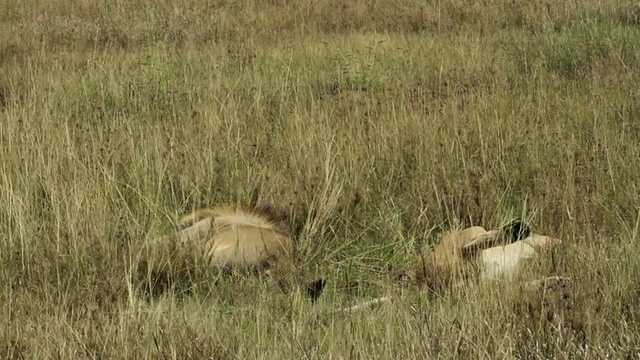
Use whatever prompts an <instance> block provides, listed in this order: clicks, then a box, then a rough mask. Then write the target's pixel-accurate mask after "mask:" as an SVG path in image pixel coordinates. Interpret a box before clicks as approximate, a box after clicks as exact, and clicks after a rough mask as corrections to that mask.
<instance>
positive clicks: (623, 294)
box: [0, 0, 640, 359]
mask: <svg viewBox="0 0 640 360" xmlns="http://www.w3.org/2000/svg"><path fill="white" fill-rule="evenodd" d="M0 8H2V11H0V30H1V31H0V239H1V241H0V304H2V307H1V311H0V358H3V359H8V358H17V359H21V358H34V359H48V358H64V359H82V358H91V359H94V358H95V359H133V358H152V359H156V358H158V359H169V358H175V359H186V358H192V359H208V358H212V359H231V358H235V359H252V358H264V359H300V358H323V359H324V358H358V359H373V358H379V359H400V358H418V359H426V358H445V359H449V358H464V359H466V358H469V359H479V358H481V359H501V358H505V359H513V358H523V359H537V358H540V359H543V358H545V359H548V358H586V359H603V358H605V357H606V356H608V357H609V358H612V359H614V358H615V359H622V358H629V359H632V358H639V357H640V308H639V305H638V304H640V302H639V301H640V283H638V278H637V277H636V276H638V275H637V274H638V273H639V272H640V257H638V255H637V253H638V252H639V251H640V245H639V244H638V232H639V226H640V188H639V186H640V184H638V183H637V179H639V178H640V166H638V160H639V159H640V158H639V157H640V90H639V89H640V88H639V87H638V85H637V84H638V74H640V27H639V26H638V25H640V5H638V4H637V2H634V1H626V0H619V1H616V0H604V1H599V2H595V1H587V0H575V1H569V2H555V1H544V0H533V1H521V0H516V1H512V0H509V1H506V0H498V1H493V2H484V1H460V0H452V1H446V2H445V1H418V0H400V1H395V2H392V1H387V2H384V1H375V0H366V1H365V0H352V1H336V0H317V1H307V0H303V1H299V2H296V1H285V0H280V1H277V0H254V1H239V2H232V1H224V0H220V1H212V2H203V1H194V0H180V1H172V2H171V1H164V0H161V1H146V0H133V1H106V0H97V1H89V0H51V1H48V2H45V1H9V0H0ZM219 203H232V204H241V205H253V204H255V205H257V206H262V207H271V208H272V209H274V211H276V212H278V213H279V214H281V215H282V219H283V220H282V221H283V222H284V223H285V224H286V225H287V226H289V227H290V228H291V229H292V232H293V234H294V235H295V237H296V241H297V242H298V244H299V246H300V252H299V259H298V260H297V262H298V264H297V265H298V271H297V273H296V277H297V278H298V280H299V281H300V284H301V285H300V287H299V289H298V290H294V291H292V292H291V293H289V294H284V293H283V292H282V291H280V289H279V288H278V287H277V286H274V284H273V283H272V282H269V281H264V282H261V281H259V280H258V279H256V278H238V277H222V276H219V275H218V274H211V273H210V272H209V273H208V272H206V271H204V269H201V268H199V269H197V271H195V272H194V273H192V274H191V275H192V276H191V279H190V280H189V281H182V282H177V283H176V284H174V285H175V288H174V289H173V290H172V291H167V292H165V293H164V294H163V295H162V296H159V297H155V298H152V299H150V300H148V299H146V298H145V297H144V296H143V295H142V294H141V292H140V291H139V289H138V280H137V277H136V276H137V275H136V274H137V273H136V269H137V267H138V262H139V260H140V256H141V254H142V253H143V252H144V249H145V244H146V243H147V242H148V241H149V240H151V239H153V238H155V237H158V236H160V235H162V234H165V233H166V232H168V231H170V230H172V229H173V223H174V221H175V219H176V217H177V216H178V215H180V214H182V213H184V212H188V211H190V210H191V209H193V208H194V207H199V206H211V205H215V204H219ZM513 217H524V218H525V219H527V220H529V221H530V222H531V224H532V226H533V228H534V230H536V231H537V232H540V233H544V234H548V235H553V236H555V237H558V238H561V239H562V240H563V241H564V246H563V247H562V248H561V249H558V251H556V253H554V257H553V259H552V260H551V261H549V262H548V263H547V264H543V265H541V266H539V267H538V268H537V269H532V276H533V271H545V272H547V273H549V274H558V275H565V276H571V277H572V278H573V283H572V291H573V306H572V307H571V308H566V309H565V308H562V309H551V310H552V311H555V313H556V315H558V314H559V318H560V321H548V320H547V317H548V316H547V315H548V312H549V311H548V310H545V309H537V308H535V307H530V306H528V305H523V304H524V302H523V301H522V300H524V299H522V296H519V295H518V294H517V293H514V291H513V289H509V288H505V287H502V286H501V285H498V284H494V286H492V287H486V286H475V287H473V286H470V287H468V288H466V289H461V290H457V291H454V292H452V293H451V294H449V295H448V296H446V297H442V298H437V299H427V298H425V297H423V296H420V293H419V292H418V291H417V290H416V289H414V288H412V287H406V288H402V287H401V286H400V284H398V283H397V281H395V280H394V277H393V275H392V274H393V273H394V271H396V270H397V269H402V268H404V267H405V266H407V265H409V264H411V262H412V261H413V260H414V259H416V257H417V255H418V254H419V252H420V251H421V249H424V248H427V247H428V246H429V245H430V244H433V243H434V242H435V241H436V240H437V239H438V235H439V234H441V233H442V232H444V231H449V230H451V229H455V228H458V227H461V226H469V225H482V226H485V227H488V228H490V227H495V226H499V225H501V224H502V223H504V222H505V221H506V220H507V219H510V218H513ZM320 276H322V277H326V278H327V280H328V285H327V289H326V291H325V294H324V295H323V297H322V298H321V300H320V301H319V303H318V304H316V305H315V306H311V305H310V304H309V303H308V302H307V301H306V299H305V298H304V293H303V291H302V289H303V285H302V284H303V283H305V282H308V281H311V280H313V279H315V278H317V277H320ZM355 280H357V281H358V284H359V285H358V286H354V285H353V283H354V281H355ZM186 290H188V293H185V292H186ZM383 295H393V296H395V297H396V301H394V303H393V304H391V305H389V306H384V307H380V308H374V309H371V310H367V311H363V312H359V313H357V314H352V315H345V314H338V313H333V311H334V310H335V309H338V308H339V307H342V306H346V305H348V304H351V303H355V302H357V301H360V300H362V299H370V298H373V297H376V296H383Z"/></svg>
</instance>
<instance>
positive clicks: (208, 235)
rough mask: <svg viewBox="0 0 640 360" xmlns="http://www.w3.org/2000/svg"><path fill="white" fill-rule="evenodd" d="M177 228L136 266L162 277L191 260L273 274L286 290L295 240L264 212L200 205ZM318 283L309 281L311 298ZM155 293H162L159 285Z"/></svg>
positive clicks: (319, 289)
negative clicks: (200, 207) (139, 265)
mask: <svg viewBox="0 0 640 360" xmlns="http://www.w3.org/2000/svg"><path fill="white" fill-rule="evenodd" d="M178 227H179V230H178V231H177V232H175V233H173V234H170V235H167V236H164V237H162V238H160V239H159V240H156V241H155V242H153V243H152V244H150V249H149V250H150V251H149V252H148V254H149V255H148V256H147V258H146V259H144V260H143V261H142V263H141V264H142V265H143V268H144V267H146V271H147V272H149V271H151V276H152V277H160V278H161V280H163V281H165V280H164V278H165V277H169V278H172V277H174V276H176V274H180V273H181V272H184V271H185V270H184V269H185V268H189V267H191V266H193V264H194V263H204V264H206V265H205V266H208V267H211V268H213V269H217V270H219V271H224V272H233V273H238V272H239V273H248V272H258V273H260V274H264V275H268V276H271V277H272V278H273V277H275V278H274V280H275V281H276V282H277V283H278V285H279V286H280V287H281V288H282V289H283V290H285V291H286V290H288V287H289V285H290V284H289V282H288V281H289V280H290V279H289V278H288V276H289V275H294V273H293V272H292V270H293V267H292V265H293V257H294V254H295V250H296V247H295V242H294V241H293V239H292V238H291V236H289V234H288V233H287V232H286V231H285V230H283V229H281V228H280V227H279V226H278V224H277V222H276V220H275V218H274V216H273V215H272V214H271V213H270V212H267V211H259V210H253V209H248V208H244V207H237V206H230V205H222V206H218V207H214V208H203V209H198V210H195V211H193V212H192V213H190V214H187V215H185V216H183V217H182V218H181V219H180V220H179V221H178ZM143 270H144V269H143ZM275 273H277V274H275ZM324 284H325V282H324V280H323V279H320V280H317V281H315V282H313V283H312V284H310V285H309V287H308V289H307V293H308V296H309V297H310V298H311V300H312V302H314V301H315V300H316V299H317V298H318V297H319V296H320V294H321V293H322V290H323V288H324ZM154 290H155V289H154ZM157 291H163V290H162V286H161V287H159V289H158V290H157Z"/></svg>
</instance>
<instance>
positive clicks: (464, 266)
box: [415, 222, 560, 291]
mask: <svg viewBox="0 0 640 360" xmlns="http://www.w3.org/2000/svg"><path fill="white" fill-rule="evenodd" d="M514 228H518V229H519V230H518V232H514V231H513V229H514ZM520 230H522V231H521V233H519V232H520ZM559 243H560V240H558V239H555V238H552V237H549V236H542V235H538V234H534V233H532V232H531V231H530V230H529V229H528V227H527V226H526V225H523V224H521V223H519V222H513V223H510V224H507V225H505V226H503V227H501V228H499V229H495V230H491V231H487V230H485V229H484V228H482V227H480V226H474V227H470V228H467V229H464V230H460V231H455V232H452V233H449V234H446V235H444V236H443V237H442V238H441V240H440V242H439V243H438V244H437V245H436V247H435V248H434V249H433V250H431V251H429V252H427V253H426V254H424V255H423V256H422V257H421V258H420V261H419V263H418V264H417V267H416V274H415V276H416V280H417V281H418V283H420V284H421V285H426V286H427V287H429V288H431V289H432V290H435V291H439V290H443V289H444V288H446V287H448V286H451V285H452V284H453V283H454V282H457V281H459V280H461V279H465V278H467V277H468V276H469V275H470V272H471V271H472V270H479V272H480V277H481V278H491V279H497V278H504V277H513V276H515V275H516V274H517V273H518V270H519V269H520V267H521V266H522V264H523V262H524V261H525V260H526V259H529V258H532V257H535V256H536V255H537V254H538V253H540V252H541V251H543V249H545V248H551V247H553V246H555V245H557V244H559ZM474 265H475V266H476V268H475V269H474Z"/></svg>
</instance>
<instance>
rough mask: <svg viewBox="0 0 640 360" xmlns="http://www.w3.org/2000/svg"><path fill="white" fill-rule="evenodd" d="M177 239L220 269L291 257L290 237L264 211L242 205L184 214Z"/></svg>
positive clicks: (273, 263)
mask: <svg viewBox="0 0 640 360" xmlns="http://www.w3.org/2000/svg"><path fill="white" fill-rule="evenodd" d="M179 225H180V226H181V227H183V230H181V231H179V232H178V233H177V240H178V241H179V242H180V243H181V244H182V245H183V246H187V247H189V248H190V249H192V250H195V251H196V252H200V253H201V254H202V255H203V256H204V258H205V260H206V261H208V262H209V263H210V264H211V265H212V266H215V267H217V268H219V269H227V270H249V269H256V270H266V269H269V268H270V267H273V266H276V265H279V264H280V263H282V262H283V261H288V260H290V259H291V258H292V257H293V255H294V251H295V244H294V241H293V240H292V239H291V237H290V236H289V235H288V234H286V233H285V232H284V231H281V230H279V229H278V227H277V224H276V222H275V221H274V220H273V219H272V218H271V216H270V215H269V214H267V213H263V212H258V211H255V210H250V209H246V208H242V207H234V206H220V207H215V208H212V209H198V210H196V211H194V212H192V213H191V214H188V215H185V216H183V217H182V218H181V219H180V221H179Z"/></svg>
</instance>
